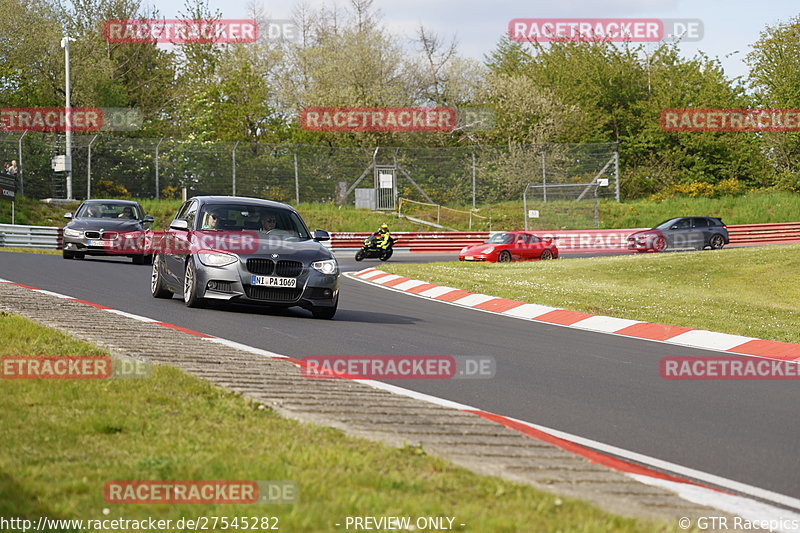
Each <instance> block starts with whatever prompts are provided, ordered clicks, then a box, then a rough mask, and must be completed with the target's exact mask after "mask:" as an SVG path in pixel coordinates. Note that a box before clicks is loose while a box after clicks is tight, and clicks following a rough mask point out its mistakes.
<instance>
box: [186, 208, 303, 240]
mask: <svg viewBox="0 0 800 533" xmlns="http://www.w3.org/2000/svg"><path fill="white" fill-rule="evenodd" d="M200 229H201V230H203V231H209V230H210V231H215V230H219V231H257V232H259V233H263V234H264V235H266V236H270V237H280V238H286V239H297V240H308V239H310V238H311V235H310V234H309V232H308V229H307V228H306V225H305V224H304V223H303V221H302V220H301V219H300V217H299V216H298V215H297V213H295V212H294V211H289V210H288V209H281V208H276V207H266V206H257V205H237V204H226V205H206V206H204V207H203V209H202V211H201V213H200Z"/></svg>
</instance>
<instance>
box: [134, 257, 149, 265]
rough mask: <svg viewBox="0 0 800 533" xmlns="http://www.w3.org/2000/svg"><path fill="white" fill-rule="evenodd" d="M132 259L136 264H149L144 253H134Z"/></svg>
mask: <svg viewBox="0 0 800 533" xmlns="http://www.w3.org/2000/svg"><path fill="white" fill-rule="evenodd" d="M131 259H132V260H133V264H134V265H146V264H147V259H146V258H145V256H143V255H134V256H133V257H131Z"/></svg>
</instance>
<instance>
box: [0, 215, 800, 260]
mask: <svg viewBox="0 0 800 533" xmlns="http://www.w3.org/2000/svg"><path fill="white" fill-rule="evenodd" d="M532 231H533V232H534V233H536V234H539V235H541V236H542V237H545V236H552V237H555V238H556V242H557V243H558V246H559V249H560V250H561V251H562V252H566V253H570V252H573V253H574V252H603V251H606V252H620V251H625V250H626V248H627V243H626V239H627V237H628V235H630V234H631V233H634V232H636V231H640V229H613V230H610V229H609V230H556V231H553V230H542V231H536V230H532ZM61 232H62V230H61V228H58V227H52V226H21V225H12V224H0V246H16V247H20V248H49V249H61V243H62V241H61ZM728 232H729V233H730V237H731V245H739V246H745V245H756V244H788V243H800V222H787V223H780V224H738V225H730V226H728ZM369 235H371V233H347V232H334V233H331V243H330V246H331V247H332V248H334V249H337V248H360V247H361V245H362V244H363V242H364V239H365V238H367V237H368V236H369ZM392 236H393V237H395V238H397V239H400V242H399V243H398V248H400V249H408V250H410V251H412V252H445V253H449V252H458V251H459V250H461V249H462V248H463V247H464V246H471V245H475V244H480V243H482V242H483V241H485V240H486V239H488V238H489V232H488V231H453V232H411V231H409V232H396V233H392Z"/></svg>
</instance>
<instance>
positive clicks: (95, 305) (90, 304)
mask: <svg viewBox="0 0 800 533" xmlns="http://www.w3.org/2000/svg"><path fill="white" fill-rule="evenodd" d="M69 299H70V300H72V301H73V302H78V303H79V304H84V305H89V306H92V307H94V308H96V309H112V308H111V307H107V306H105V305H100V304H96V303H94V302H87V301H86V300H81V299H79V298H69Z"/></svg>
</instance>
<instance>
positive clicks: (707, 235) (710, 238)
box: [628, 217, 730, 252]
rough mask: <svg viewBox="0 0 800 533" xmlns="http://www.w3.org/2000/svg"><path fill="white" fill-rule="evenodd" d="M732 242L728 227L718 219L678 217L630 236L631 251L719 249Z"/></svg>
mask: <svg viewBox="0 0 800 533" xmlns="http://www.w3.org/2000/svg"><path fill="white" fill-rule="evenodd" d="M729 243H730V236H729V235H728V227H727V226H726V225H725V223H723V222H722V219H721V218H717V217H678V218H671V219H669V220H665V221H664V222H662V223H661V224H659V225H657V226H655V227H653V228H652V229H649V230H644V231H638V232H636V233H634V234H632V235H630V236H629V237H628V249H629V250H636V251H639V252H663V251H665V250H687V249H690V250H702V249H704V248H706V247H708V248H711V249H712V250H718V249H720V248H722V247H723V246H725V245H726V244H729Z"/></svg>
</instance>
